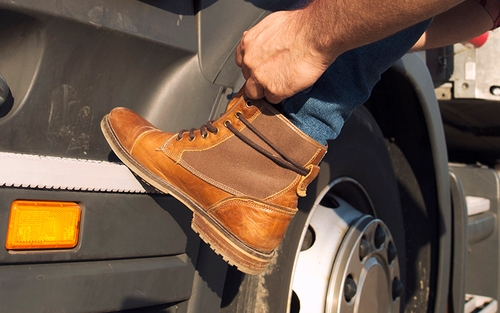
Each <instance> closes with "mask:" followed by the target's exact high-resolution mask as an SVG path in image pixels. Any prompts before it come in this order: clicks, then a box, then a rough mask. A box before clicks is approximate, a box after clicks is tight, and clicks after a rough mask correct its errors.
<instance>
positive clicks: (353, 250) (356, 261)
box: [289, 185, 403, 313]
mask: <svg viewBox="0 0 500 313" xmlns="http://www.w3.org/2000/svg"><path fill="white" fill-rule="evenodd" d="M331 187H332V185H330V186H329V187H328V188H326V189H325V191H324V192H323V193H322V194H321V195H320V197H319V198H318V201H317V202H316V205H315V206H314V207H313V209H312V210H311V213H310V215H309V221H308V223H306V227H305V228H304V231H303V236H302V243H303V244H302V249H301V251H299V252H298V253H297V256H296V262H295V264H296V265H295V269H294V273H293V276H292V279H293V282H292V290H291V291H290V293H291V297H292V294H293V297H294V298H295V299H296V300H297V301H295V302H296V303H297V305H293V306H292V305H289V311H290V312H291V313H296V312H307V313H320V312H326V313H344V312H353V313H354V312H355V313H363V312H384V313H385V312H399V308H400V296H401V294H402V292H403V285H402V283H401V281H400V269H399V260H398V256H397V250H396V246H395V244H394V240H393V238H392V236H391V233H390V231H389V229H388V228H387V226H386V225H385V224H384V222H383V221H381V220H379V219H377V218H374V217H372V216H371V215H367V214H363V213H361V212H360V211H358V210H357V209H355V208H354V207H352V206H351V205H349V204H348V203H347V202H345V201H344V200H343V199H342V198H341V197H337V196H332V195H328V197H330V200H331V201H329V202H330V205H325V204H323V202H321V200H322V198H323V197H324V196H325V195H326V194H327V192H328V191H329V190H330V189H331ZM358 187H359V185H358ZM320 202H321V203H320Z"/></svg>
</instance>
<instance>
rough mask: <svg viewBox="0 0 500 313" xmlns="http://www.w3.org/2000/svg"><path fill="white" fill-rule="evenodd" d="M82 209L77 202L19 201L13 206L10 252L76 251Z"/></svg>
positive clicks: (6, 244)
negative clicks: (33, 250) (65, 249)
mask: <svg viewBox="0 0 500 313" xmlns="http://www.w3.org/2000/svg"><path fill="white" fill-rule="evenodd" d="M81 211H82V210H81V208H80V206H79V205H78V204H76V203H74V202H55V201H28V200H16V201H14V202H12V205H11V207H10V219H9V228H8V231H7V241H6V243H5V247H6V248H7V249H9V250H26V249H57V248H59V249H62V248H73V247H75V246H76V245H77V243H78V229H79V226H80V215H81Z"/></svg>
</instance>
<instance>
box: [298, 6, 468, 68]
mask: <svg viewBox="0 0 500 313" xmlns="http://www.w3.org/2000/svg"><path fill="white" fill-rule="evenodd" d="M463 1H464V0H419V1H416V0H412V1H407V0H399V1H385V0H378V1H376V0H356V1H353V0H312V1H311V2H310V3H309V5H308V6H307V7H305V8H303V9H301V12H300V15H302V16H301V18H299V19H298V20H297V21H298V22H299V23H301V25H302V26H301V27H303V28H306V29H307V28H309V31H310V34H311V37H312V39H311V41H312V42H313V43H314V45H315V46H316V47H315V48H316V49H318V50H319V51H324V52H326V53H330V54H331V55H332V61H333V60H334V59H335V58H336V56H337V55H339V54H340V53H342V52H344V51H347V50H350V49H353V48H356V47H359V46H362V45H365V44H369V43H372V42H375V41H377V40H380V39H382V38H385V37H387V36H389V35H392V34H394V33H396V32H398V31H400V30H403V29H405V28H407V27H409V26H412V25H414V24H416V23H418V22H421V21H423V20H426V19H428V18H430V17H433V16H435V15H438V14H440V13H442V12H444V11H447V10H448V9H450V8H451V7H454V6H456V5H457V4H459V3H461V2H463ZM318 29H321V30H322V31H320V32H318Z"/></svg>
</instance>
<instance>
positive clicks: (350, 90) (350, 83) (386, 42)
mask: <svg viewBox="0 0 500 313" xmlns="http://www.w3.org/2000/svg"><path fill="white" fill-rule="evenodd" d="M429 23H430V20H428V21H425V22H421V23H419V24H416V25H415V26H412V27H410V28H407V29H405V30H403V31H401V32H399V33H396V34H394V35H392V36H390V37H387V38H385V39H382V40H380V41H377V42H375V43H372V44H369V45H366V46H362V47H359V48H356V49H353V50H350V51H347V52H345V53H344V54H342V55H340V56H339V57H338V58H337V60H336V61H335V62H334V63H333V64H332V65H331V66H330V67H329V68H328V69H327V70H326V72H325V73H324V74H323V75H322V76H321V77H320V78H319V80H318V81H317V82H316V83H315V84H314V85H313V86H312V87H310V88H308V89H307V90H305V91H303V92H300V93H298V94H296V95H295V96H293V97H291V98H289V99H286V100H285V101H284V102H283V113H284V115H285V116H286V117H287V118H288V119H290V121H291V122H292V123H293V124H294V125H295V126H297V127H298V128H299V129H300V130H302V131H303V132H305V133H306V134H308V135H309V136H311V137H312V138H313V139H315V140H316V141H318V142H320V143H321V144H326V141H327V140H332V139H335V138H337V136H338V135H339V134H340V131H341V129H342V127H343V126H344V123H345V122H346V121H347V119H348V118H349V117H350V116H351V113H352V112H353V111H354V109H356V108H357V107H358V106H360V105H362V104H363V103H364V102H365V101H366V100H368V98H369V96H370V93H371V92H372V89H373V87H374V86H375V84H376V83H377V82H378V81H379V80H380V75H381V74H382V73H383V72H385V71H386V70H387V69H388V68H389V67H391V66H392V65H393V64H394V63H395V62H396V61H397V60H399V59H400V58H401V57H402V56H403V55H404V54H405V53H407V52H408V50H409V49H410V48H411V47H412V46H413V45H414V44H415V42H417V40H418V39H419V38H420V36H421V35H422V33H423V32H424V31H425V29H426V28H427V27H428V26H429Z"/></svg>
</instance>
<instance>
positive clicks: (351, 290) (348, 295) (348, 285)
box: [344, 275, 358, 302]
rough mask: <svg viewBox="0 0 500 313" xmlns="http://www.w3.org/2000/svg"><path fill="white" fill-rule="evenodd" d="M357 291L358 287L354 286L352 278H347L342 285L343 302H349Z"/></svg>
mask: <svg viewBox="0 0 500 313" xmlns="http://www.w3.org/2000/svg"><path fill="white" fill-rule="evenodd" d="M357 291H358V287H357V286H356V282H355V281H354V279H353V278H352V276H351V275H349V276H347V278H346V279H345V283H344V297H345V301H347V302H350V301H351V299H352V298H354V296H355V295H356V292H357Z"/></svg>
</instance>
